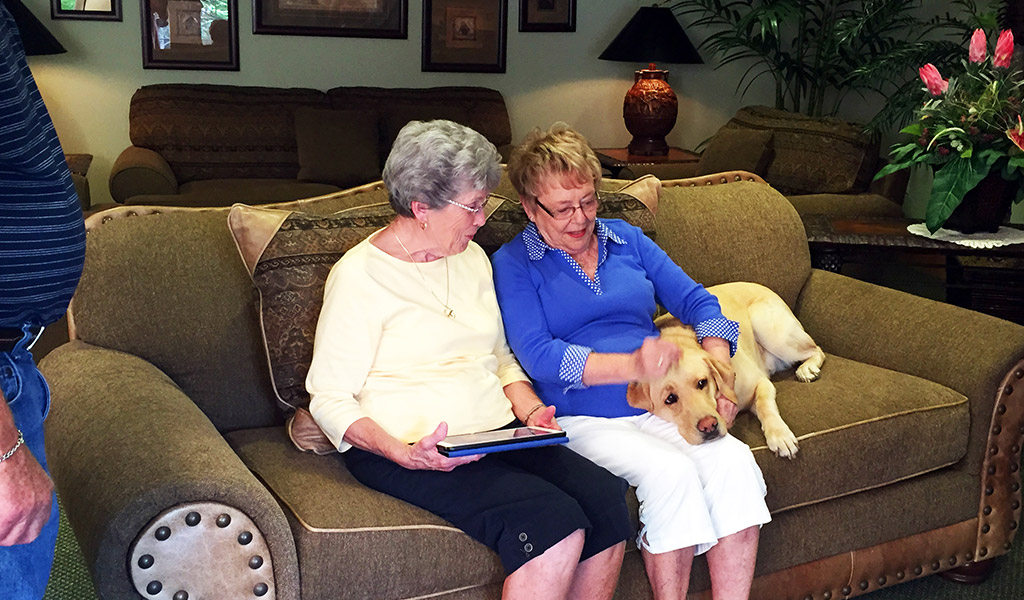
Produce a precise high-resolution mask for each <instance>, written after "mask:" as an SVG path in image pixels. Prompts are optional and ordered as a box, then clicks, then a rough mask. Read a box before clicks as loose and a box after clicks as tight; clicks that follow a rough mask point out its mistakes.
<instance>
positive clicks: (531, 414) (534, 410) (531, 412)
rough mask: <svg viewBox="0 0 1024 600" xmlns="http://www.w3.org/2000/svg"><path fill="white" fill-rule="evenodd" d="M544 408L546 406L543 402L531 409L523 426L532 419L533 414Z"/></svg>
mask: <svg viewBox="0 0 1024 600" xmlns="http://www.w3.org/2000/svg"><path fill="white" fill-rule="evenodd" d="M544 406H545V404H544V403H543V402H538V403H537V406H534V407H533V408H531V409H530V412H528V413H526V418H525V419H523V424H524V425H525V424H526V422H527V421H529V420H530V417H532V416H533V413H535V412H537V411H538V410H540V409H542V408H544Z"/></svg>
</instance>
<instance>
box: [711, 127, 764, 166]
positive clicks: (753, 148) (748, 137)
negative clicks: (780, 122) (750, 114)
mask: <svg viewBox="0 0 1024 600" xmlns="http://www.w3.org/2000/svg"><path fill="white" fill-rule="evenodd" d="M771 141H772V132H771V131H770V130H763V131H757V130H749V129H733V128H729V127H723V128H721V129H719V130H718V133H716V134H715V135H714V137H712V138H711V141H710V142H708V147H707V148H705V149H704V152H703V153H702V154H701V155H700V162H699V163H697V172H696V173H695V175H697V176H700V175H710V174H712V173H723V172H725V171H749V172H751V173H755V174H757V175H764V170H765V167H767V166H768V160H769V159H770V158H771Z"/></svg>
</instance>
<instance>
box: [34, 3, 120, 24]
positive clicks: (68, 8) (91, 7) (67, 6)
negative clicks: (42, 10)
mask: <svg viewBox="0 0 1024 600" xmlns="http://www.w3.org/2000/svg"><path fill="white" fill-rule="evenodd" d="M50 18H51V19H80V20H83V21H120V20H122V17H121V0H50Z"/></svg>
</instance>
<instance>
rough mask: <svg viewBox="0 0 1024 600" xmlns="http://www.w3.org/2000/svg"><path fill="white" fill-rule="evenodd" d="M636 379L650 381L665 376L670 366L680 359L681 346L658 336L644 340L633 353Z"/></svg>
mask: <svg viewBox="0 0 1024 600" xmlns="http://www.w3.org/2000/svg"><path fill="white" fill-rule="evenodd" d="M632 358H633V370H634V373H635V377H634V381H650V380H651V379H657V378H658V377H664V376H665V374H666V373H668V370H669V368H671V367H672V365H674V364H675V363H676V362H678V361H679V346H677V345H675V344H674V343H672V342H670V341H668V340H663V339H661V338H657V337H649V338H647V339H645V340H644V343H643V345H642V346H640V347H639V348H638V349H637V350H636V351H635V352H633V354H632Z"/></svg>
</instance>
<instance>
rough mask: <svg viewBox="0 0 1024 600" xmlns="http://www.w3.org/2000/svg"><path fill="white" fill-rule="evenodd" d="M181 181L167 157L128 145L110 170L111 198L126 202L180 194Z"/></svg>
mask: <svg viewBox="0 0 1024 600" xmlns="http://www.w3.org/2000/svg"><path fill="white" fill-rule="evenodd" d="M177 193H178V178H177V177H175V176H174V171H172V170H171V165H169V164H167V161H166V160H164V157H162V156H160V155H159V154H157V153H156V152H154V151H153V150H150V149H148V148H140V147H139V146H128V147H127V148H125V149H124V151H122V152H121V154H120V156H118V157H117V160H115V161H114V166H113V167H111V168H110V196H111V197H112V198H113V199H114V201H115V202H121V203H124V201H125V200H127V199H128V198H131V197H132V196H139V195H142V194H177Z"/></svg>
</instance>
